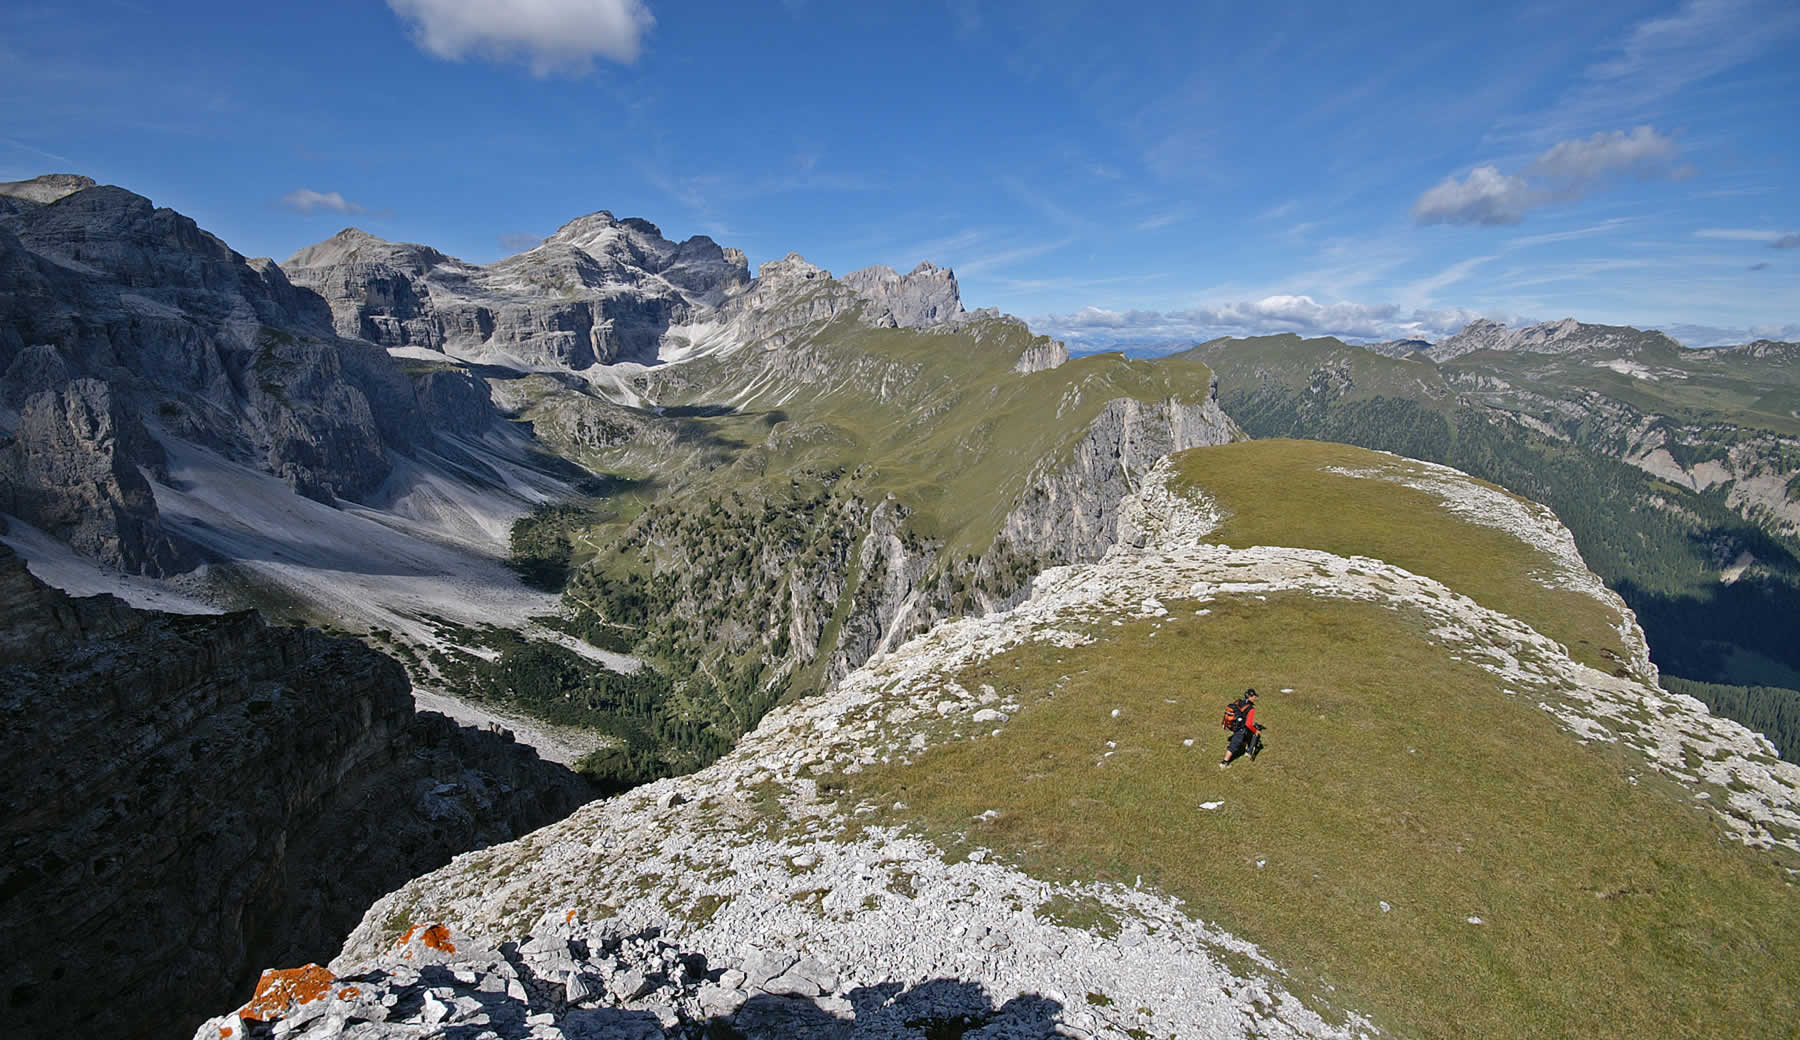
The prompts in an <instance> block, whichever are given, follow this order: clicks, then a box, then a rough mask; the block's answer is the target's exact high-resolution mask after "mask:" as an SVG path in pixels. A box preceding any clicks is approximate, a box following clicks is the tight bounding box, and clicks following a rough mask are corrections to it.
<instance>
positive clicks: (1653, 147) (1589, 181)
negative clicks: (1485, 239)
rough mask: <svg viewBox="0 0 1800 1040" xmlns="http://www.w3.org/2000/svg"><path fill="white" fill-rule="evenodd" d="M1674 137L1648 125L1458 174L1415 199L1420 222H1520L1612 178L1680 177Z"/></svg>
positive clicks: (1415, 218)
mask: <svg viewBox="0 0 1800 1040" xmlns="http://www.w3.org/2000/svg"><path fill="white" fill-rule="evenodd" d="M1675 156H1676V147H1675V140H1674V138H1671V137H1669V136H1668V135H1666V134H1662V133H1658V132H1657V130H1656V128H1655V127H1653V126H1649V125H1644V126H1639V127H1637V128H1635V129H1633V130H1631V131H1630V132H1626V131H1623V130H1611V131H1601V132H1599V133H1596V134H1594V135H1593V136H1591V137H1582V138H1572V139H1570V140H1567V141H1559V142H1557V143H1556V144H1554V145H1552V146H1551V147H1550V148H1549V149H1548V150H1547V151H1545V152H1544V153H1543V154H1542V155H1539V156H1538V157H1537V158H1536V159H1535V160H1533V161H1532V162H1531V164H1530V165H1528V166H1526V167H1525V168H1524V169H1523V170H1520V171H1518V172H1517V173H1503V172H1501V170H1500V168H1499V167H1497V166H1491V165H1489V166H1477V167H1475V168H1474V169H1473V170H1470V171H1469V172H1468V173H1467V174H1466V175H1464V176H1463V177H1462V178H1460V179H1458V178H1457V177H1456V176H1455V175H1454V174H1452V175H1451V176H1449V177H1446V178H1445V179H1444V180H1443V181H1442V182H1441V183H1439V184H1437V185H1436V186H1435V187H1432V188H1430V189H1428V190H1427V191H1426V192H1425V193H1424V194H1422V195H1420V196H1419V198H1418V200H1417V201H1415V202H1414V203H1413V207H1412V216H1413V221H1414V222H1415V223H1418V224H1486V225H1496V224H1517V223H1519V222H1520V221H1521V220H1523V219H1525V214H1526V213H1527V212H1528V211H1530V210H1533V209H1536V208H1538V207H1540V206H1547V205H1550V204H1551V203H1555V202H1566V201H1570V200H1573V199H1578V198H1580V197H1582V196H1583V195H1585V194H1587V193H1588V192H1590V191H1594V190H1597V189H1598V188H1600V187H1603V186H1604V185H1605V184H1606V183H1607V182H1608V181H1610V180H1611V179H1613V178H1615V177H1618V176H1624V175H1631V176H1637V177H1640V178H1648V177H1659V176H1680V175H1681V172H1680V171H1679V170H1677V169H1676V168H1675V167H1673V165H1672V161H1673V160H1674V158H1675Z"/></svg>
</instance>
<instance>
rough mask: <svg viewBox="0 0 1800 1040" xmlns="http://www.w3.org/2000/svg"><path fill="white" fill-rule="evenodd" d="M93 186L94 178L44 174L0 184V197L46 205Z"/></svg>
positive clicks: (67, 174) (68, 174)
mask: <svg viewBox="0 0 1800 1040" xmlns="http://www.w3.org/2000/svg"><path fill="white" fill-rule="evenodd" d="M93 186H94V178H92V177H83V176H81V175H80V174H75V173H46V174H44V175H43V176H42V177H33V178H31V179H30V180H28V181H5V182H0V195H6V196H10V197H12V198H15V199H24V200H25V201H27V202H36V203H39V204H46V203H51V202H55V201H56V200H57V199H60V198H62V197H63V196H64V195H73V194H74V193H75V192H78V191H80V190H81V189H83V188H91V187H93Z"/></svg>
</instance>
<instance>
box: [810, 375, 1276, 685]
mask: <svg viewBox="0 0 1800 1040" xmlns="http://www.w3.org/2000/svg"><path fill="white" fill-rule="evenodd" d="M1217 391H1218V384H1217V381H1216V380H1215V381H1214V382H1213V384H1212V387H1211V392H1210V393H1209V395H1208V396H1207V398H1206V399H1205V400H1203V401H1200V402H1198V403H1196V402H1184V401H1178V400H1173V399H1171V400H1165V401H1157V402H1145V401H1140V400H1137V399H1135V398H1128V397H1127V398H1119V399H1117V400H1114V401H1111V402H1109V403H1108V404H1107V405H1106V407H1105V409H1104V410H1102V411H1101V413H1100V415H1099V416H1098V417H1096V418H1095V420H1094V421H1093V422H1092V423H1091V424H1089V426H1088V428H1087V431H1086V432H1085V433H1084V434H1083V435H1082V437H1081V438H1080V440H1079V441H1077V442H1076V444H1075V445H1074V447H1073V448H1072V450H1071V451H1070V452H1069V454H1068V455H1067V456H1059V457H1054V458H1047V459H1044V460H1041V461H1040V462H1039V463H1038V464H1037V467H1036V468H1035V469H1034V470H1033V471H1032V474H1031V476H1030V478H1029V479H1028V480H1027V481H1026V491H1025V493H1024V495H1023V496H1022V497H1021V498H1020V499H1019V501H1018V502H1016V503H1015V504H1014V506H1013V508H1012V510H1011V511H1010V512H1008V513H1007V515H1006V519H1005V521H1004V522H1003V524H1002V527H1001V531H1000V534H999V536H998V537H997V538H995V540H994V542H993V544H992V545H991V546H989V547H988V549H987V550H986V551H985V552H984V553H982V554H981V555H979V556H977V557H974V558H971V559H967V560H957V561H947V560H943V559H941V557H940V553H941V550H942V546H941V545H940V544H938V543H935V542H921V540H920V539H918V538H917V537H916V536H914V535H912V534H911V533H910V532H909V531H908V529H907V528H906V526H905V519H906V513H905V511H904V510H903V509H900V508H898V507H897V506H896V505H895V504H894V503H892V502H889V503H884V504H883V505H882V506H881V507H878V508H876V509H874V510H872V511H871V512H870V514H869V518H868V526H867V530H866V534H865V537H864V540H863V542H862V558H861V560H860V561H859V563H860V567H859V573H860V574H861V575H862V579H861V582H860V583H859V585H858V586H857V588H856V590H855V594H854V598H853V599H852V601H851V606H850V610H849V612H848V614H847V616H846V618H845V620H844V623H843V625H842V628H841V631H840V635H839V638H838V645H837V646H836V648H835V649H834V651H833V655H832V659H831V666H830V668H829V669H828V673H827V674H829V675H830V676H831V678H832V680H833V681H836V680H837V679H841V678H842V677H843V676H845V675H848V674H849V673H850V672H851V671H853V670H855V669H856V668H858V667H860V666H861V665H862V664H863V662H865V661H867V660H868V659H869V658H870V657H871V656H872V655H874V654H875V653H877V652H882V651H888V650H892V649H893V648H895V647H897V646H899V645H901V644H902V643H904V642H906V641H907V640H908V639H911V638H912V637H914V636H916V635H919V634H920V633H922V632H925V631H928V630H929V629H930V628H931V627H932V626H933V625H935V624H937V623H938V622H940V621H942V620H944V619H945V618H948V617H952V616H955V615H957V614H960V613H965V612H968V613H987V612H990V611H995V610H1005V609H1007V608H1010V607H1012V606H1013V605H1015V604H1016V603H1018V602H1019V601H1020V600H1021V599H1022V598H1023V597H1024V596H1025V595H1027V594H1029V592H1030V588H1031V580H1032V575H1034V574H1036V573H1038V572H1039V571H1041V570H1043V569H1044V568H1045V567H1051V566H1059V565H1063V564H1070V563H1085V562H1089V561H1092V560H1096V559H1099V558H1100V556H1101V555H1102V554H1104V553H1105V552H1106V550H1107V549H1108V548H1110V547H1111V546H1112V545H1113V544H1114V543H1115V542H1116V541H1117V540H1118V537H1119V517H1120V512H1119V510H1120V505H1121V503H1123V502H1124V501H1126V500H1127V498H1128V497H1129V496H1131V495H1132V494H1134V493H1136V492H1137V490H1138V487H1139V484H1140V482H1141V481H1142V479H1143V477H1144V474H1146V473H1148V472H1149V471H1150V469H1151V468H1152V467H1153V466H1155V465H1156V463H1157V462H1158V461H1159V460H1161V459H1162V458H1164V457H1165V456H1167V455H1169V454H1171V453H1174V452H1177V451H1185V450H1187V449H1189V448H1197V447H1202V446H1206V445H1215V444H1225V443H1228V442H1230V441H1233V440H1239V439H1242V437H1243V431H1241V430H1239V429H1238V426H1237V424H1236V423H1234V422H1232V421H1231V419H1230V417H1228V416H1226V415H1225V413H1224V412H1223V411H1221V410H1220V408H1219V404H1218V396H1217ZM928 576H931V578H932V579H933V580H930V581H927V580H926V579H927V577H928ZM952 589H959V590H969V592H970V593H971V595H970V596H969V598H968V599H966V600H964V601H961V602H959V601H958V600H957V599H956V597H955V595H954V594H953V593H952V592H951V591H950V590H952Z"/></svg>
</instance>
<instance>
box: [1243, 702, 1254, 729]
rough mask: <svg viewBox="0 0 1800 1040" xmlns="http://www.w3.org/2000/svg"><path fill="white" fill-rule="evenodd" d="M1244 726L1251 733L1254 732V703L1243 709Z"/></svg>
mask: <svg viewBox="0 0 1800 1040" xmlns="http://www.w3.org/2000/svg"><path fill="white" fill-rule="evenodd" d="M1244 728H1245V729H1247V730H1249V731H1250V732H1252V733H1255V732H1256V729H1257V727H1256V705H1254V704H1252V705H1250V706H1249V707H1248V708H1245V709H1244Z"/></svg>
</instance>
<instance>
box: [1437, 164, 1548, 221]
mask: <svg viewBox="0 0 1800 1040" xmlns="http://www.w3.org/2000/svg"><path fill="white" fill-rule="evenodd" d="M1536 205H1541V202H1540V201H1539V197H1538V193H1536V192H1533V191H1532V189H1531V185H1530V184H1528V183H1527V182H1526V180H1525V178H1523V177H1518V176H1511V175H1508V174H1504V173H1501V172H1500V170H1499V168H1498V167H1494V166H1477V167H1475V168H1474V169H1473V170H1470V171H1469V175H1468V176H1467V177H1464V178H1463V179H1462V180H1460V181H1459V180H1457V179H1456V177H1455V176H1454V175H1452V176H1449V177H1446V178H1444V182H1443V183H1442V184H1439V185H1438V186H1437V187H1435V188H1432V189H1431V190H1429V191H1427V192H1426V193H1425V194H1423V195H1420V196H1419V199H1418V201H1417V202H1414V203H1413V208H1412V215H1413V220H1414V221H1415V222H1417V223H1420V224H1490V225H1491V224H1517V223H1518V222H1519V221H1521V220H1523V219H1525V211H1526V210H1528V209H1530V208H1531V207H1533V206H1536Z"/></svg>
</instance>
